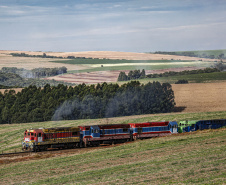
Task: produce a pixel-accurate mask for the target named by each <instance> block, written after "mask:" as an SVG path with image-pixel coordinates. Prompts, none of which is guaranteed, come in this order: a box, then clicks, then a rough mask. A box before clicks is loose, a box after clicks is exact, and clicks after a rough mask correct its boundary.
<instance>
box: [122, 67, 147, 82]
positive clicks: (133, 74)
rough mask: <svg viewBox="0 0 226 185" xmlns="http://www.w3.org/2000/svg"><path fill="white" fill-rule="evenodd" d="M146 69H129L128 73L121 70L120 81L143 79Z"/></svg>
mask: <svg viewBox="0 0 226 185" xmlns="http://www.w3.org/2000/svg"><path fill="white" fill-rule="evenodd" d="M145 77H146V74H145V70H144V69H142V71H140V70H139V69H138V70H134V71H132V70H131V71H129V73H128V75H126V73H125V72H123V71H121V72H120V73H119V76H118V81H128V80H136V79H142V78H145Z"/></svg>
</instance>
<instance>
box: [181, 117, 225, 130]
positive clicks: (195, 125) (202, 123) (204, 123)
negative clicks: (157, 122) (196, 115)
mask: <svg viewBox="0 0 226 185" xmlns="http://www.w3.org/2000/svg"><path fill="white" fill-rule="evenodd" d="M223 126H226V119H215V120H199V121H180V122H179V124H178V133H182V132H193V131H196V130H204V129H217V128H221V127H223Z"/></svg>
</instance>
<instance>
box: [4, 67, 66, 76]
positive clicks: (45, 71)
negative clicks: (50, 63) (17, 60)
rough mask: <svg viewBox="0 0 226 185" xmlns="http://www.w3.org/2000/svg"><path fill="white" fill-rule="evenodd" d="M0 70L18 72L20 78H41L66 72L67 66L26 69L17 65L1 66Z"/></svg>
mask: <svg viewBox="0 0 226 185" xmlns="http://www.w3.org/2000/svg"><path fill="white" fill-rule="evenodd" d="M0 72H2V73H14V74H18V75H19V76H21V77H22V78H43V77H49V76H56V75H59V74H64V73H67V68H66V67H64V66H63V67H55V68H34V69H32V70H27V69H24V68H17V67H3V68H2V70H0Z"/></svg>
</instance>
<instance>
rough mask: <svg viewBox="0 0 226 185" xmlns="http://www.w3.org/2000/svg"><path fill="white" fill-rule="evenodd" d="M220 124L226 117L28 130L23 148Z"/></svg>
mask: <svg viewBox="0 0 226 185" xmlns="http://www.w3.org/2000/svg"><path fill="white" fill-rule="evenodd" d="M223 126H226V119H221V120H220V119H218V120H199V121H180V122H179V124H177V122H175V121H163V122H146V123H128V124H109V125H87V126H78V127H59V128H47V129H45V128H40V129H28V130H25V132H24V140H23V142H22V149H23V150H31V151H41V150H47V149H48V148H76V147H87V146H98V145H100V144H104V143H110V144H113V143H121V142H126V141H134V140H137V139H143V138H152V137H159V136H167V135H170V134H176V133H182V132H192V131H196V130H203V129H216V128H220V127H223Z"/></svg>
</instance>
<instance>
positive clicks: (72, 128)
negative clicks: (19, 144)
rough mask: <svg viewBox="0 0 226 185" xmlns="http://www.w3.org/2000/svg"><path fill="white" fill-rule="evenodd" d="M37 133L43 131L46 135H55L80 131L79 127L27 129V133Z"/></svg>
mask: <svg viewBox="0 0 226 185" xmlns="http://www.w3.org/2000/svg"><path fill="white" fill-rule="evenodd" d="M26 131H27V132H37V131H43V132H44V133H53V132H73V131H75V132H76V131H79V127H55V128H39V129H27V130H25V132H26Z"/></svg>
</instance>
